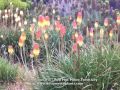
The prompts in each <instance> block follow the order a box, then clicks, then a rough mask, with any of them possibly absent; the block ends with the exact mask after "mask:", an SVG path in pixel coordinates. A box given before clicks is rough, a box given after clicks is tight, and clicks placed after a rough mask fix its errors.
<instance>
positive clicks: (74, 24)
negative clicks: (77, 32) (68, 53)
mask: <svg viewBox="0 0 120 90" xmlns="http://www.w3.org/2000/svg"><path fill="white" fill-rule="evenodd" d="M72 26H73V28H74V29H77V22H76V21H75V20H74V21H73V23H72Z"/></svg>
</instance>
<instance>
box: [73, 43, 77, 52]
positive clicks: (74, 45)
mask: <svg viewBox="0 0 120 90" xmlns="http://www.w3.org/2000/svg"><path fill="white" fill-rule="evenodd" d="M72 51H73V52H76V51H77V43H74V44H73V46H72Z"/></svg>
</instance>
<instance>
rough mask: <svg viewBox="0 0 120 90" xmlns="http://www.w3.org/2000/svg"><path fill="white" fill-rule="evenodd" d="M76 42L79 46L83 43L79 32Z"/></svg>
mask: <svg viewBox="0 0 120 90" xmlns="http://www.w3.org/2000/svg"><path fill="white" fill-rule="evenodd" d="M76 43H77V44H78V45H79V46H82V45H83V36H82V35H81V34H80V35H79V36H78V38H77V39H76Z"/></svg>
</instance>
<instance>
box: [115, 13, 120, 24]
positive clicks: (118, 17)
mask: <svg viewBox="0 0 120 90" xmlns="http://www.w3.org/2000/svg"><path fill="white" fill-rule="evenodd" d="M116 22H117V24H118V25H120V15H118V16H117V20H116Z"/></svg>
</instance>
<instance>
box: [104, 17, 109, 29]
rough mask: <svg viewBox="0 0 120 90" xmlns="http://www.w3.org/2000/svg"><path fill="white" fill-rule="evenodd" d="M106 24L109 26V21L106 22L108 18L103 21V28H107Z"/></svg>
mask: <svg viewBox="0 0 120 90" xmlns="http://www.w3.org/2000/svg"><path fill="white" fill-rule="evenodd" d="M108 24H109V21H108V18H105V20H104V26H106V27H107V26H108Z"/></svg>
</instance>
